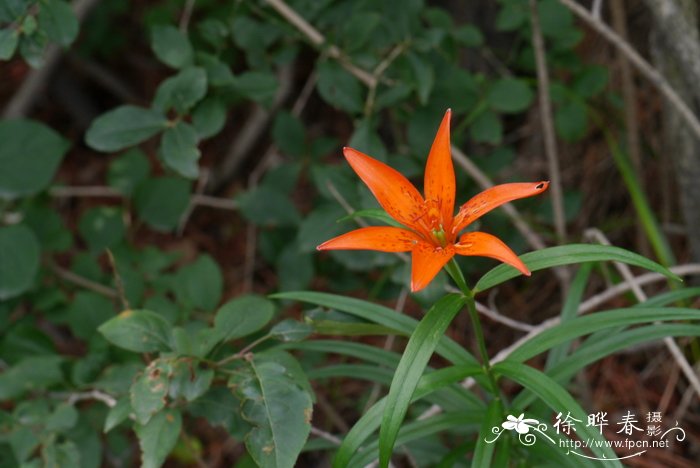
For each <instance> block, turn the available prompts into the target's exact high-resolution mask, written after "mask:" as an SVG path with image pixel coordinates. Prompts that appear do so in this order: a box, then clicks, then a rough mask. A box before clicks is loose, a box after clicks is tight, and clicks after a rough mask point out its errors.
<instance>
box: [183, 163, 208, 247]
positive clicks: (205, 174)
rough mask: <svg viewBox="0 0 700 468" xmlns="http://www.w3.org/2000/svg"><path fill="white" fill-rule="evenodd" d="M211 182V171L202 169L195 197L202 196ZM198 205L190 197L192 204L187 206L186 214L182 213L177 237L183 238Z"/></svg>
mask: <svg viewBox="0 0 700 468" xmlns="http://www.w3.org/2000/svg"><path fill="white" fill-rule="evenodd" d="M208 180H209V170H208V169H202V170H201V171H200V173H199V178H198V179H197V187H196V188H195V193H194V195H195V196H197V195H201V194H202V192H204V189H205V188H206V187H207V181H208ZM195 206H197V205H196V203H195V201H194V197H190V202H189V203H188V204H187V208H186V209H185V212H184V213H182V215H181V216H180V222H179V223H178V226H177V235H178V236H181V235H182V233H183V232H184V231H185V226H187V221H189V219H190V216H191V215H192V212H193V211H194V208H195Z"/></svg>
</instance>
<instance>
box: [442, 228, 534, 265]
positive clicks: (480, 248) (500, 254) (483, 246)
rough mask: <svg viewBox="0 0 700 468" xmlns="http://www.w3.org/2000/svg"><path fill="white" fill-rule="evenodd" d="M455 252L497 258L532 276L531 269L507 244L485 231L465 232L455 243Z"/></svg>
mask: <svg viewBox="0 0 700 468" xmlns="http://www.w3.org/2000/svg"><path fill="white" fill-rule="evenodd" d="M455 252H456V253H458V254H459V255H467V256H476V257H489V258H495V259H496V260H500V261H502V262H503V263H507V264H508V265H510V266H512V267H514V268H517V269H518V270H520V272H521V273H522V274H523V275H527V276H530V270H528V269H527V267H526V266H525V264H524V263H523V262H522V260H520V259H519V258H518V256H517V255H515V253H514V252H513V251H512V250H511V249H510V248H509V247H508V246H507V245H506V244H504V243H503V242H502V241H501V240H500V239H499V238H498V237H495V236H492V235H491V234H486V233H485V232H468V233H466V234H464V235H463V236H462V237H460V239H459V242H458V243H457V244H455Z"/></svg>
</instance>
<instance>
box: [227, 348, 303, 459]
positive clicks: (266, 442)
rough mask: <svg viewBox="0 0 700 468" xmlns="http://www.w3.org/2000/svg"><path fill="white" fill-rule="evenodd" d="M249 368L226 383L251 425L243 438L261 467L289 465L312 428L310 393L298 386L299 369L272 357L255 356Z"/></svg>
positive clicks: (297, 454)
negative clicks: (240, 401) (238, 400)
mask: <svg viewBox="0 0 700 468" xmlns="http://www.w3.org/2000/svg"><path fill="white" fill-rule="evenodd" d="M272 356H274V355H272ZM250 367H251V368H250V372H249V373H245V374H244V373H240V374H238V375H237V376H236V377H234V378H233V379H232V380H231V382H229V384H230V385H232V386H233V388H234V391H235V392H236V393H237V394H238V396H239V398H240V399H241V400H243V404H242V412H241V414H242V416H243V417H244V418H245V419H246V420H247V421H248V422H250V423H251V424H252V425H253V426H254V427H253V429H252V430H251V431H250V432H249V433H248V435H247V436H246V438H245V441H246V447H247V448H248V452H249V453H250V455H251V456H252V457H253V460H255V463H256V464H257V465H258V466H260V467H263V468H285V467H289V468H292V467H293V466H294V464H295V462H296V459H297V457H298V456H299V453H300V452H301V449H302V448H303V447H304V444H305V443H306V439H307V437H308V435H309V432H310V431H311V414H312V411H313V409H312V408H313V406H312V400H311V396H310V395H309V393H308V392H307V391H306V390H304V389H303V388H302V387H301V386H299V385H298V383H297V379H298V378H299V374H298V370H290V369H287V368H286V367H285V366H284V365H282V364H280V363H278V362H275V361H274V360H273V358H272V357H268V358H266V357H265V356H264V355H262V356H256V357H255V358H254V359H253V360H252V361H251V362H250Z"/></svg>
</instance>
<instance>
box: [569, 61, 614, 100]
mask: <svg viewBox="0 0 700 468" xmlns="http://www.w3.org/2000/svg"><path fill="white" fill-rule="evenodd" d="M607 84H608V69H607V68H606V67H603V66H600V65H591V66H588V67H586V68H584V69H583V71H582V72H581V73H580V74H579V75H578V76H576V79H575V80H574V83H573V89H574V91H575V92H576V93H578V94H579V95H580V96H583V97H585V98H591V97H593V96H595V95H596V94H599V93H600V92H602V91H603V90H604V89H605V86H606V85H607Z"/></svg>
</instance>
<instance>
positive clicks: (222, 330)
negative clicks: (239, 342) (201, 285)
mask: <svg viewBox="0 0 700 468" xmlns="http://www.w3.org/2000/svg"><path fill="white" fill-rule="evenodd" d="M274 314H275V306H274V305H273V304H272V302H270V301H268V300H267V299H265V298H263V297H260V296H253V295H250V296H241V297H238V298H236V299H232V300H230V301H229V302H227V303H226V304H224V305H223V306H221V308H220V309H219V310H218V311H217V312H216V317H215V318H214V330H215V331H216V333H217V335H218V337H219V338H220V340H222V341H229V340H235V339H236V338H241V337H244V336H248V335H250V334H252V333H255V332H256V331H258V330H260V329H261V328H262V327H264V326H265V325H266V324H267V322H269V321H270V320H271V319H272V316H273V315H274Z"/></svg>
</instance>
